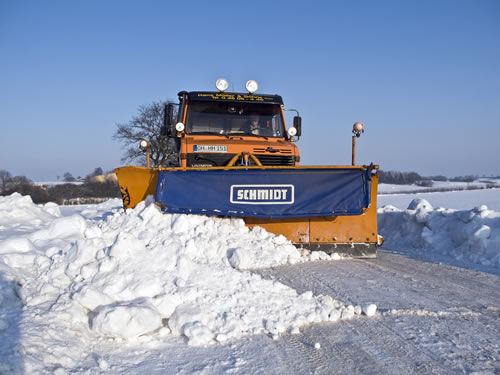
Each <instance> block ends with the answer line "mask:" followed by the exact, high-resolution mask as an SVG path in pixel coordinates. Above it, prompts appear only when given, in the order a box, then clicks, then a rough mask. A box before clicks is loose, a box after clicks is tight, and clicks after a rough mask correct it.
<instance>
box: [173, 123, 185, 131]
mask: <svg viewBox="0 0 500 375" xmlns="http://www.w3.org/2000/svg"><path fill="white" fill-rule="evenodd" d="M184 128H185V126H184V124H183V123H182V122H178V123H177V124H175V130H177V131H178V132H181V131H183V130H184Z"/></svg>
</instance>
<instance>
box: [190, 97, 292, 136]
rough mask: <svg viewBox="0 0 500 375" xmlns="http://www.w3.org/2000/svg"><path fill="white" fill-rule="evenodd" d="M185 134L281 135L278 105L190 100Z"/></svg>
mask: <svg viewBox="0 0 500 375" xmlns="http://www.w3.org/2000/svg"><path fill="white" fill-rule="evenodd" d="M186 132H187V133H188V134H212V135H248V136H256V137H284V136H285V127H284V124H283V118H282V112H281V108H280V106H279V105H278V104H261V103H221V102H207V101H199V102H196V101H192V102H190V103H189V105H188V108H187V118H186Z"/></svg>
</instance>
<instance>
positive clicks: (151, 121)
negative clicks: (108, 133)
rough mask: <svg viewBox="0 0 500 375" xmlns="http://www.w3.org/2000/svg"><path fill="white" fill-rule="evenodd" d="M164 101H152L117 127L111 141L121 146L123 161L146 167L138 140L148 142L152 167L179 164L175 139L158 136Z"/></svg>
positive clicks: (144, 156)
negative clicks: (116, 141) (122, 145)
mask: <svg viewBox="0 0 500 375" xmlns="http://www.w3.org/2000/svg"><path fill="white" fill-rule="evenodd" d="M165 104H167V102H153V103H151V104H149V105H142V106H140V107H139V108H138V114H137V116H134V117H132V119H131V120H130V121H129V122H126V123H123V124H116V127H117V129H116V131H115V134H114V135H113V139H116V140H118V141H120V142H122V143H123V144H124V148H126V149H125V155H124V156H123V158H122V162H126V161H136V162H138V163H140V164H141V165H146V154H145V153H144V152H143V151H142V150H141V149H140V148H139V143H140V141H141V140H143V139H145V140H146V141H148V142H149V143H150V147H151V148H150V160H151V164H152V166H153V167H158V166H176V165H178V151H177V142H176V140H175V138H169V137H165V136H162V135H160V133H161V128H162V126H163V113H164V108H165Z"/></svg>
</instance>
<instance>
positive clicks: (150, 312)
mask: <svg viewBox="0 0 500 375" xmlns="http://www.w3.org/2000/svg"><path fill="white" fill-rule="evenodd" d="M64 210H66V212H67V215H66V216H65V215H63V214H62V212H61V208H60V207H59V206H57V205H55V204H53V203H47V204H45V205H35V204H33V202H32V201H31V198H30V197H29V196H21V195H19V194H17V193H14V194H12V195H10V196H7V197H0V256H1V258H0V276H1V281H0V288H1V289H0V290H1V292H0V306H1V310H0V311H1V312H0V329H1V330H2V334H3V335H7V336H9V335H14V334H19V332H17V331H16V332H14V331H9V325H10V323H9V320H12V319H13V317H14V316H15V315H16V314H19V311H20V310H21V311H22V312H23V318H22V320H21V321H20V322H18V324H17V325H18V329H19V330H20V334H22V336H23V340H22V342H21V343H20V346H22V349H20V348H15V349H14V348H11V349H12V351H11V352H10V354H9V355H10V356H15V355H16V353H15V352H17V354H19V353H20V352H19V351H21V352H22V356H23V357H24V361H25V363H24V366H25V367H26V368H27V369H29V370H30V371H28V372H33V373H38V372H40V371H42V370H43V369H44V368H46V367H50V366H55V364H56V363H58V364H59V365H62V366H63V367H68V368H71V367H72V366H73V365H74V364H75V363H76V362H78V361H79V360H80V355H81V352H82V351H85V345H88V343H89V342H92V341H94V340H113V341H115V342H116V343H118V344H119V343H121V342H123V341H130V342H136V341H137V340H139V341H155V340H156V341H165V340H168V339H169V337H173V336H177V337H179V336H180V337H184V338H185V340H186V342H187V344H188V345H191V346H206V345H211V344H215V343H221V342H226V341H228V340H235V339H238V338H240V337H242V336H244V335H255V334H268V335H271V336H272V337H273V338H274V339H277V338H279V335H280V334H282V333H284V332H289V333H298V332H300V329H301V328H302V327H304V326H306V325H309V324H312V323H319V322H325V321H336V320H339V319H352V318H353V316H354V314H355V313H356V314H357V315H360V314H361V313H362V311H363V309H362V308H361V307H360V306H345V305H344V304H343V303H342V302H341V301H337V300H335V299H333V298H332V297H330V296H314V295H313V294H312V292H304V293H301V294H299V293H297V292H296V291H295V290H294V289H292V288H290V287H287V286H285V285H283V284H281V283H279V282H277V281H275V280H266V279H263V278H262V277H261V276H259V275H257V274H255V273H253V272H251V271H250V270H252V269H257V268H263V267H273V266H278V265H283V264H294V263H297V262H305V261H310V260H318V259H324V260H327V259H333V258H332V257H331V256H328V255H327V254H325V253H318V252H315V253H312V254H308V253H301V252H299V250H297V249H296V248H295V247H294V246H293V245H292V244H291V243H290V242H289V241H288V240H287V239H286V238H285V237H283V236H276V235H273V234H270V233H268V232H266V231H265V230H263V229H262V228H260V227H256V228H253V229H249V228H248V227H246V226H245V225H244V223H243V221H242V220H241V219H224V218H214V217H205V216H195V215H191V216H188V215H170V214H163V213H162V212H161V211H160V209H159V208H158V207H157V206H156V205H155V204H154V202H153V201H152V200H148V201H146V202H142V203H140V204H139V205H138V206H137V207H136V208H134V209H129V210H127V211H126V212H124V211H123V209H122V208H121V202H120V201H119V200H112V201H109V202H107V203H104V204H101V205H96V206H93V207H92V206H89V207H88V208H87V209H82V210H81V211H79V212H78V211H75V210H69V209H67V208H64V209H63V211H64ZM375 310H376V307H375V305H373V306H371V307H369V308H368V309H365V310H364V311H365V315H367V316H372V315H373V314H374V311H375ZM12 326H14V324H12ZM68 340H70V341H72V342H78V346H79V347H80V349H79V350H78V351H76V352H72V351H69V350H63V349H64V347H65V346H66V345H67V342H68ZM61 345H62V346H61ZM82 348H83V349H82ZM47 351H50V352H59V351H61V353H60V354H61V355H62V356H63V357H64V360H63V362H62V364H61V358H60V356H59V355H52V354H48V353H44V352H47ZM63 352H64V354H63ZM2 357H4V358H3V359H5V353H3V354H2ZM2 357H0V358H2ZM5 362H6V363H9V361H4V363H5ZM0 370H2V371H5V372H9V371H14V370H15V369H14V368H9V367H7V369H6V368H1V369H0ZM2 371H0V372H2Z"/></svg>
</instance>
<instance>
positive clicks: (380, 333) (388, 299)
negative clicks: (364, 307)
mask: <svg viewBox="0 0 500 375" xmlns="http://www.w3.org/2000/svg"><path fill="white" fill-rule="evenodd" d="M258 272H259V273H260V274H261V275H262V276H263V277H265V278H272V279H275V280H277V281H280V282H282V283H283V284H286V285H288V286H291V287H293V288H295V289H296V290H297V291H298V293H303V292H305V291H309V290H311V291H312V292H313V293H314V294H315V295H319V294H323V295H330V296H332V297H333V298H334V299H337V300H340V301H341V302H344V303H346V304H349V303H351V304H355V303H359V304H363V303H376V304H377V305H378V307H379V313H377V316H376V317H374V318H364V317H355V318H354V319H353V320H352V321H340V322H337V323H323V324H319V325H313V326H311V327H307V328H305V329H304V331H303V332H301V334H300V335H297V336H293V335H283V336H282V338H281V339H280V340H279V341H280V342H282V343H283V344H282V345H285V346H287V347H289V348H293V349H294V351H295V352H296V355H298V356H299V357H300V358H302V359H303V362H304V364H305V363H307V364H308V366H307V367H308V368H309V369H310V370H309V373H311V374H322V373H324V374H329V373H332V374H333V373H352V372H363V373H391V374H399V373H422V374H424V373H438V374H448V373H456V372H463V373H470V372H474V371H479V372H486V373H495V372H496V371H499V370H500V368H498V365H497V363H500V350H499V348H500V339H499V338H498V337H497V336H498V332H499V323H498V322H499V321H500V306H499V301H500V290H499V287H498V285H499V282H498V281H499V278H498V277H497V276H495V275H491V274H486V273H481V272H478V271H470V270H466V269H461V268H456V267H450V266H445V265H441V264H433V263H429V262H422V261H419V260H415V259H411V258H407V257H405V256H403V255H397V254H393V253H388V252H384V251H382V252H380V254H379V257H378V258H375V259H350V260H341V261H333V262H332V261H330V262H324V261H322V262H311V263H302V264H297V265H293V266H281V267H276V268H272V269H266V270H260V271H258ZM315 340H318V341H317V342H319V343H320V344H321V349H320V350H319V352H318V351H317V350H316V351H315V349H314V342H315ZM289 350H291V349H289ZM324 353H326V357H325V354H324ZM333 363H334V364H335V366H333ZM366 363H369V364H370V365H369V366H367V365H366ZM306 373H307V372H306Z"/></svg>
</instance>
